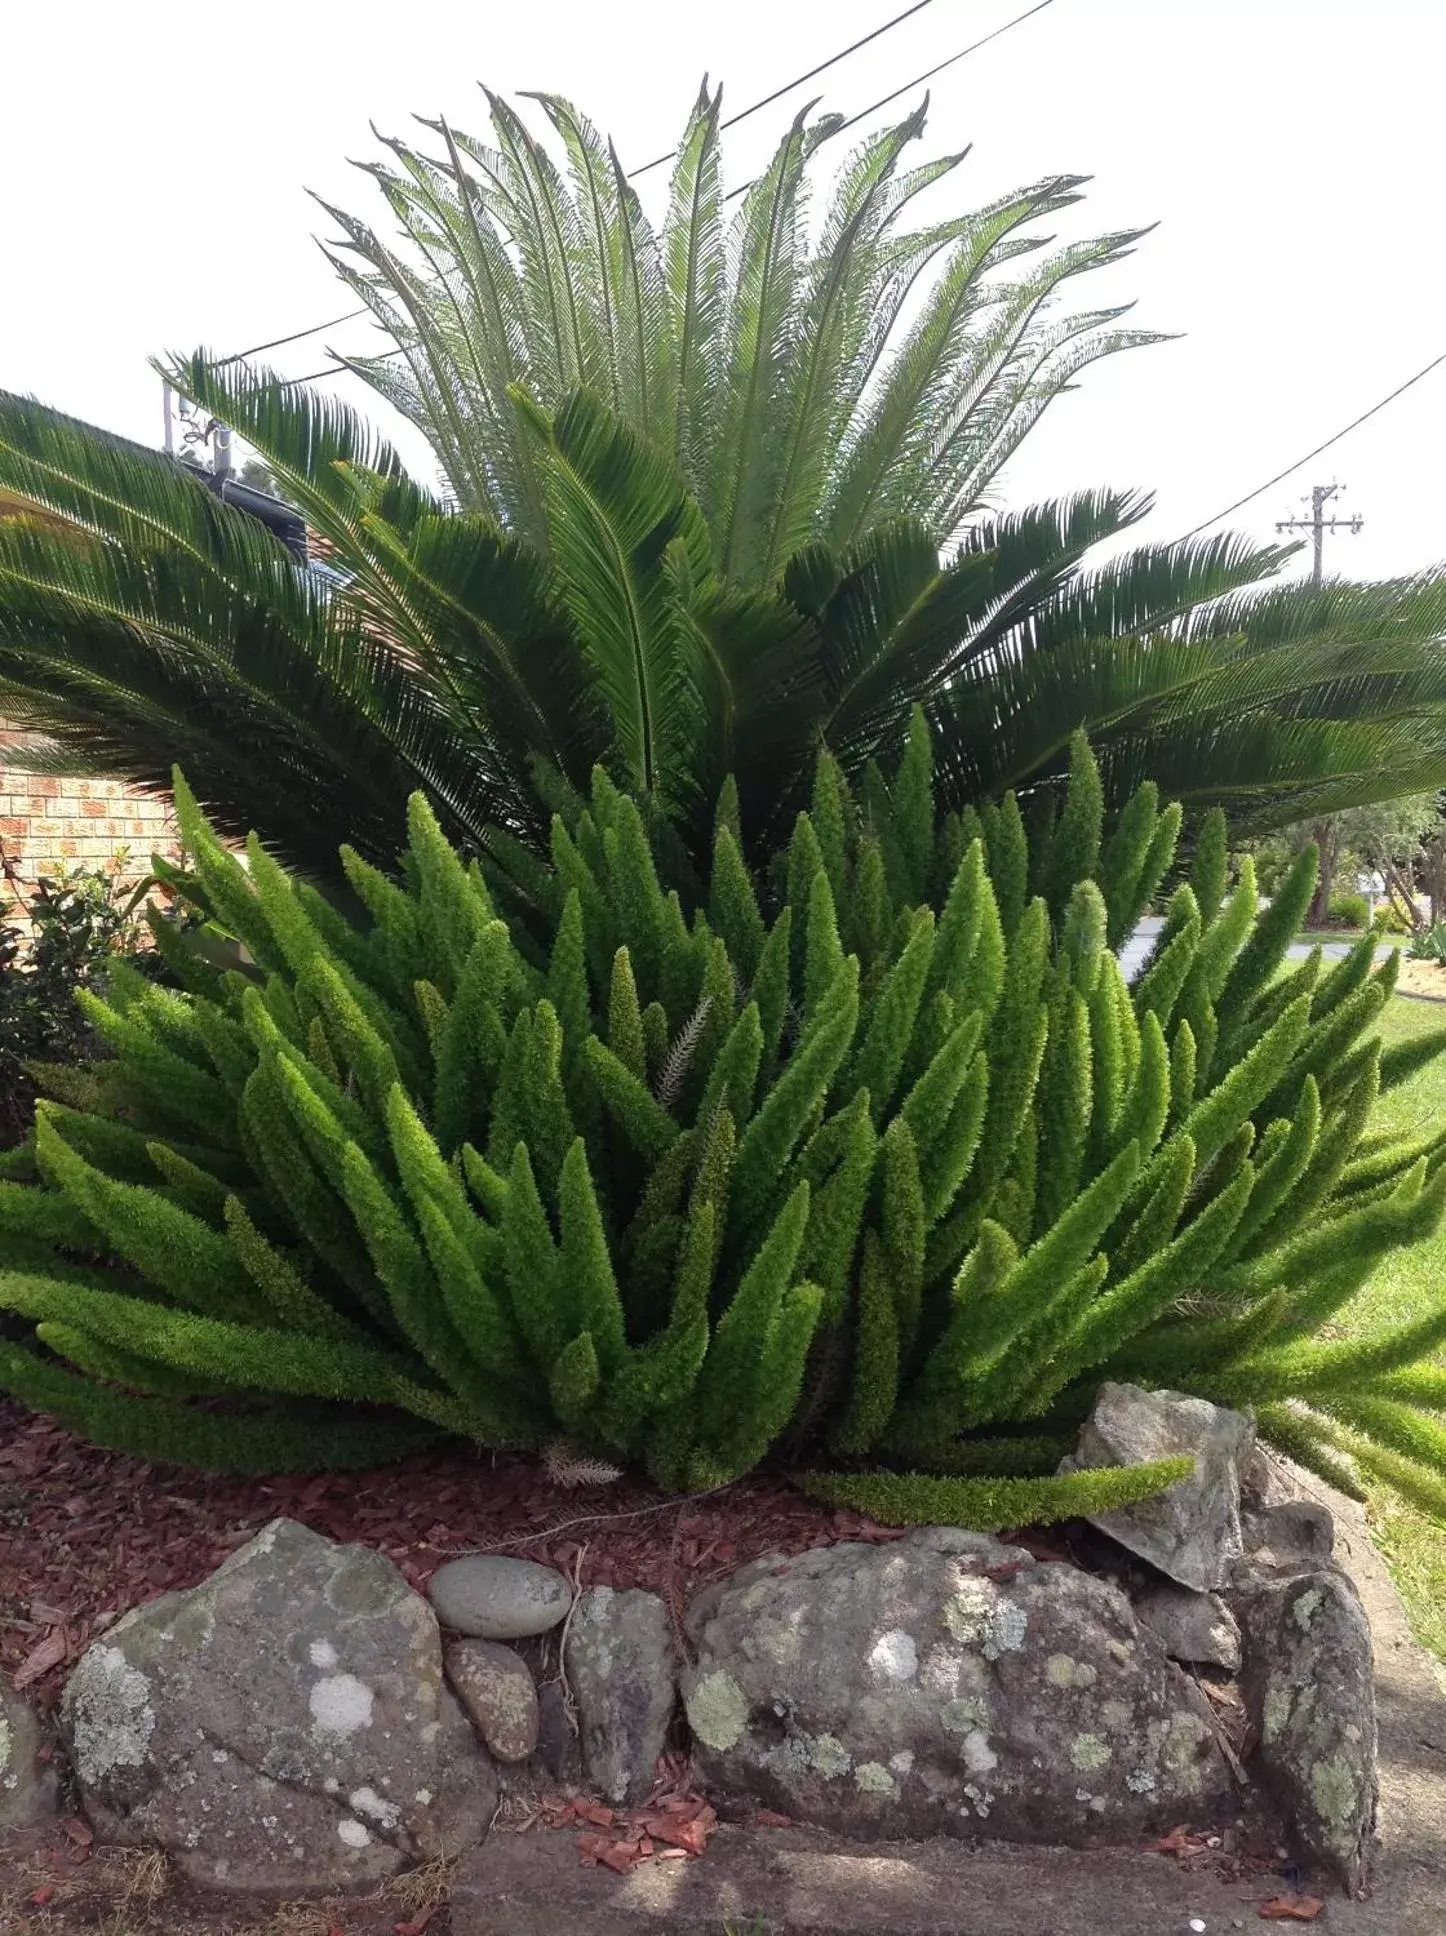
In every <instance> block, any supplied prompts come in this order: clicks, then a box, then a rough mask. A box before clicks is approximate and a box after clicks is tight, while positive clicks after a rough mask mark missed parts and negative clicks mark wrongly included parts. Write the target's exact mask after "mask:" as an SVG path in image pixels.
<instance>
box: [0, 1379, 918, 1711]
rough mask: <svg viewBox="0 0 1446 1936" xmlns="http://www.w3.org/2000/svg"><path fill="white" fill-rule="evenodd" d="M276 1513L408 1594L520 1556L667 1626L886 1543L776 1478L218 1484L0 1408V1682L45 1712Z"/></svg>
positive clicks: (491, 1469) (482, 1459)
mask: <svg viewBox="0 0 1446 1936" xmlns="http://www.w3.org/2000/svg"><path fill="white" fill-rule="evenodd" d="M278 1517H286V1518H289V1519H298V1520H301V1521H302V1522H303V1523H304V1524H305V1525H307V1526H310V1527H311V1528H312V1529H313V1531H315V1532H318V1533H322V1534H324V1535H325V1536H326V1537H327V1538H329V1539H336V1540H343V1541H350V1542H356V1543H358V1544H360V1545H364V1546H372V1547H375V1548H377V1549H378V1550H379V1551H381V1552H383V1553H385V1554H386V1556H387V1558H388V1559H390V1560H392V1561H394V1562H395V1564H396V1565H397V1566H398V1567H399V1568H400V1570H401V1571H402V1573H403V1574H404V1575H405V1576H406V1578H407V1579H408V1580H409V1581H410V1582H411V1584H412V1585H413V1586H415V1587H418V1588H421V1587H424V1586H425V1585H426V1583H427V1581H428V1580H429V1579H430V1578H431V1576H432V1574H433V1573H434V1572H435V1571H436V1569H437V1567H439V1566H440V1565H441V1564H442V1563H443V1561H444V1560H449V1559H455V1558H457V1557H458V1555H460V1554H463V1553H474V1552H479V1551H483V1550H485V1551H488V1552H495V1553H516V1554H518V1555H520V1556H522V1557H524V1558H528V1559H536V1560H542V1561H544V1562H545V1563H547V1564H549V1565H552V1566H556V1567H558V1568H559V1569H560V1570H561V1571H563V1572H565V1573H567V1574H568V1576H569V1577H570V1578H576V1579H579V1580H580V1581H581V1583H582V1584H583V1585H584V1586H613V1587H633V1586H640V1587H647V1588H650V1589H651V1590H652V1591H653V1592H655V1593H660V1594H662V1595H663V1596H664V1598H665V1599H666V1600H667V1601H668V1604H669V1606H670V1608H671V1609H672V1612H673V1615H674V1618H675V1619H681V1616H682V1612H683V1608H684V1606H685V1605H686V1602H687V1600H688V1599H689V1598H690V1597H691V1595H692V1594H693V1593H694V1592H695V1591H696V1590H697V1589H698V1588H699V1587H701V1586H704V1585H706V1584H708V1583H709V1582H710V1581H712V1580H715V1579H718V1578H720V1577H722V1576H724V1575H725V1574H728V1573H731V1572H732V1571H734V1569H735V1568H737V1567H739V1566H742V1565H744V1564H745V1563H746V1562H747V1561H749V1560H752V1559H758V1558H761V1557H762V1555H763V1554H765V1553H785V1554H788V1553H801V1552H803V1551H805V1550H806V1549H807V1548H808V1547H810V1546H827V1545H832V1544H834V1543H835V1542H837V1541H839V1540H844V1539H854V1540H886V1539H893V1538H896V1537H898V1535H897V1534H896V1533H893V1532H891V1531H889V1530H888V1529H887V1528H884V1527H881V1526H877V1525H875V1524H874V1522H873V1521H871V1520H869V1519H866V1518H864V1517H863V1516H862V1515H860V1514H858V1513H853V1512H842V1511H841V1512H835V1511H833V1510H831V1509H830V1508H828V1507H825V1506H820V1505H817V1504H815V1503H814V1502H813V1501H811V1500H808V1499H805V1498H804V1497H803V1496H802V1495H801V1494H800V1493H798V1492H797V1491H795V1490H794V1489H793V1488H792V1487H790V1486H789V1485H787V1484H786V1483H784V1482H783V1481H780V1480H776V1479H769V1478H751V1479H745V1480H740V1481H738V1482H737V1483H736V1484H734V1485H732V1486H728V1487H726V1488H724V1489H723V1490H721V1491H719V1492H714V1493H709V1494H703V1495H701V1496H697V1497H692V1498H688V1497H684V1498H672V1497H669V1496H668V1495H667V1494H664V1493H660V1492H659V1491H657V1490H656V1489H655V1488H654V1487H651V1486H649V1485H647V1484H646V1483H644V1482H641V1481H638V1480H633V1479H627V1480H623V1481H620V1482H618V1483H616V1484H612V1485H606V1486H584V1487H575V1488H564V1487H562V1486H559V1485H558V1484H556V1483H555V1482H554V1481H553V1480H551V1479H549V1478H548V1476H547V1474H546V1472H545V1471H544V1469H543V1468H542V1466H541V1465H539V1463H538V1462H537V1461H536V1460H535V1459H530V1458H524V1457H520V1456H512V1455H492V1454H487V1453H482V1452H479V1451H477V1450H476V1449H475V1448H473V1447H469V1446H466V1445H462V1444H455V1445H447V1446H443V1447H440V1448H438V1449H436V1450H434V1451H430V1452H426V1453H420V1454H418V1455H416V1456H415V1457H413V1458H410V1459H407V1460H405V1461H403V1462H402V1463H401V1464H399V1465H394V1466H389V1467H386V1468H385V1469H383V1470H381V1471H377V1472H346V1473H324V1474H320V1475H318V1476H317V1477H314V1478H306V1477H302V1478H282V1479H232V1478H225V1479H218V1478H213V1477H208V1476H206V1475H204V1474H198V1473H192V1472H185V1471H181V1470H179V1469H178V1468H176V1467H174V1466H156V1465H149V1464H147V1463H146V1461H144V1460H143V1459H137V1458H133V1457H130V1456H128V1455H126V1454H123V1453H118V1452H105V1451H101V1450H99V1449H97V1448H96V1447H94V1446H91V1445H87V1444H86V1443H85V1441H84V1440H83V1439H79V1438H77V1437H75V1435H74V1434H73V1433H70V1432H67V1431H66V1430H65V1429H64V1428H63V1427H61V1426H59V1425H57V1424H56V1423H55V1422H54V1421H53V1420H51V1419H48V1418H45V1417H41V1416H37V1415H35V1414H33V1413H28V1412H26V1411H24V1410H23V1409H22V1408H21V1407H20V1406H18V1405H16V1404H14V1403H13V1402H11V1401H10V1400H6V1399H0V1673H4V1674H6V1675H7V1676H8V1677H9V1678H10V1680H11V1682H12V1684H13V1685H15V1686H16V1687H17V1688H20V1689H22V1690H28V1691H29V1693H30V1696H31V1698H32V1699H36V1700H38V1701H39V1702H40V1704H41V1705H42V1706H44V1705H48V1704H50V1703H51V1702H53V1701H54V1699H55V1698H56V1696H57V1695H58V1692H59V1689H60V1686H61V1683H62V1682H63V1680H64V1675H65V1670H66V1668H67V1667H68V1666H69V1665H70V1664H71V1663H73V1662H74V1661H75V1659H76V1658H77V1657H78V1656H79V1655H80V1654H81V1653H82V1652H83V1651H84V1649H85V1648H86V1647H87V1646H88V1645H89V1644H90V1642H91V1641H92V1640H93V1639H94V1638H95V1637H96V1635H97V1634H99V1633H102V1632H103V1631H104V1630H105V1629H106V1628H107V1627H108V1626H110V1625H111V1624H112V1622H113V1621H114V1620H115V1619H116V1618H118V1616H119V1615H120V1614H122V1613H125V1612H128V1611H129V1610H130V1609H131V1608H132V1607H135V1606H139V1605H141V1604H142V1603H143V1602H145V1601H147V1600H153V1599H155V1598H156V1597H157V1596H158V1595H159V1594H162V1593H168V1592H172V1591H174V1590H175V1589H177V1588H180V1587H190V1586H195V1585H197V1584H198V1583H199V1582H200V1581H201V1580H203V1579H205V1578H206V1576H207V1575H208V1574H209V1573H211V1572H212V1571H214V1569H215V1568H216V1567H217V1566H219V1565H220V1563H221V1561H222V1560H224V1559H225V1558H226V1557H227V1555H228V1554H230V1553H232V1552H234V1551H235V1550H236V1548H237V1547H238V1546H242V1545H244V1544H245V1542H246V1541H247V1540H248V1539H250V1538H251V1537H252V1535H253V1534H255V1533H256V1532H257V1531H259V1529H260V1528H261V1527H262V1526H264V1525H265V1524H266V1523H267V1521H268V1520H271V1519H276V1518H278Z"/></svg>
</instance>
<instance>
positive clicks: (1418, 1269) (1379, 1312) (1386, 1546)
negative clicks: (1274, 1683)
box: [1344, 996, 1446, 1660]
mask: <svg viewBox="0 0 1446 1936" xmlns="http://www.w3.org/2000/svg"><path fill="white" fill-rule="evenodd" d="M1441 1023H1442V1015H1441V1010H1440V1009H1439V1008H1438V1007H1436V1006H1435V1005H1434V1004H1432V1003H1429V1002H1419V1001H1411V1000H1409V999H1407V998H1405V997H1402V996H1397V997H1395V998H1394V999H1393V1000H1392V1001H1391V1003H1390V1005H1389V1006H1388V1007H1387V1009H1386V1012H1385V1014H1384V1015H1383V1016H1382V1018H1381V1034H1382V1036H1383V1038H1384V1039H1385V1041H1387V1042H1388V1043H1389V1042H1404V1041H1409V1040H1410V1039H1411V1038H1412V1037H1414V1036H1417V1035H1424V1034H1427V1033H1429V1032H1430V1031H1431V1030H1433V1029H1439V1028H1440V1027H1441ZM1443 1121H1446V1056H1443V1057H1442V1058H1441V1059H1440V1060H1439V1061H1437V1062H1436V1063H1434V1064H1432V1065H1430V1066H1428V1067H1427V1068H1425V1069H1423V1070H1422V1071H1421V1072H1420V1074H1419V1075H1416V1076H1413V1077H1412V1078H1411V1080H1410V1081H1409V1082H1407V1083H1404V1084H1403V1085H1402V1086H1401V1087H1400V1088H1399V1089H1397V1090H1395V1091H1393V1092H1392V1094H1391V1095H1389V1096H1386V1097H1385V1098H1384V1099H1383V1100H1382V1101H1381V1103H1380V1104H1379V1106H1378V1108H1377V1112H1376V1120H1375V1123H1374V1124H1373V1127H1376V1128H1381V1129H1393V1130H1402V1131H1405V1132H1407V1133H1408V1134H1411V1135H1420V1134H1422V1133H1424V1132H1425V1131H1426V1130H1428V1129H1430V1128H1434V1127H1438V1126H1439V1125H1440V1124H1441V1123H1442V1122H1443ZM1443 1295H1446V1227H1443V1228H1442V1229H1441V1230H1440V1231H1438V1232H1437V1234H1436V1235H1435V1236H1434V1237H1432V1238H1430V1239H1429V1240H1428V1241H1427V1242H1425V1243H1422V1244H1417V1245H1416V1246H1415V1247H1414V1248H1413V1249H1411V1250H1404V1251H1400V1252H1398V1253H1397V1254H1396V1255H1395V1256H1393V1257H1391V1258H1390V1259H1388V1260H1387V1262H1386V1263H1385V1264H1383V1265H1382V1267H1381V1269H1380V1270H1378V1271H1377V1272H1376V1274H1375V1276H1374V1277H1373V1278H1372V1279H1371V1281H1370V1283H1369V1284H1368V1285H1367V1286H1366V1288H1365V1289H1364V1290H1363V1291H1362V1292H1361V1294H1360V1295H1359V1297H1357V1299H1356V1300H1355V1302H1354V1303H1353V1304H1352V1305H1351V1306H1350V1307H1349V1308H1348V1310H1347V1312H1346V1313H1345V1317H1344V1324H1345V1328H1346V1329H1347V1330H1348V1331H1350V1332H1351V1333H1352V1334H1353V1335H1355V1336H1358V1337H1369V1336H1370V1335H1371V1334H1372V1333H1373V1332H1379V1331H1383V1330H1394V1329H1395V1327H1396V1326H1397V1325H1401V1324H1406V1323H1409V1322H1410V1320H1411V1319H1413V1318H1417V1317H1420V1316H1421V1315H1422V1314H1423V1313H1424V1312H1426V1311H1427V1310H1429V1309H1431V1308H1432V1307H1433V1306H1435V1305H1439V1303H1440V1301H1441V1298H1442V1296H1443ZM1371 1520H1372V1525H1373V1527H1374V1529H1375V1533H1376V1537H1377V1541H1378V1543H1379V1545H1380V1547H1381V1550H1382V1552H1383V1553H1384V1554H1385V1556H1386V1559H1387V1561H1388V1562H1389V1564H1390V1567H1391V1571H1392V1573H1393V1574H1394V1576H1395V1580H1396V1585H1397V1586H1398V1587H1399V1589H1400V1592H1401V1597H1402V1599H1403V1600H1404V1601H1405V1604H1406V1611H1407V1613H1408V1615H1409V1616H1410V1620H1411V1624H1412V1626H1413V1627H1414V1628H1415V1630H1416V1634H1417V1636H1418V1638H1419V1639H1421V1640H1422V1641H1424V1642H1425V1644H1426V1645H1427V1646H1428V1647H1430V1648H1431V1649H1432V1650H1433V1651H1434V1652H1435V1653H1437V1654H1439V1655H1440V1656H1441V1657H1442V1659H1443V1660H1446V1526H1442V1525H1440V1524H1439V1523H1438V1522H1437V1521H1435V1520H1434V1519H1428V1518H1426V1517H1425V1515H1424V1514H1422V1513H1418V1512H1416V1511H1414V1510H1413V1509H1412V1508H1411V1507H1409V1506H1407V1505H1405V1504H1403V1503H1402V1501H1400V1500H1399V1499H1398V1498H1396V1496H1395V1495H1394V1494H1393V1493H1390V1492H1378V1493H1377V1494H1376V1495H1375V1496H1374V1497H1373V1499H1372V1502H1371Z"/></svg>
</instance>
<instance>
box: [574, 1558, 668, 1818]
mask: <svg viewBox="0 0 1446 1936" xmlns="http://www.w3.org/2000/svg"><path fill="white" fill-rule="evenodd" d="M566 1665H567V1678H568V1683H569V1685H570V1686H571V1688H572V1695H573V1700H574V1701H575V1702H576V1704H577V1719H578V1731H579V1734H580V1737H581V1746H582V1765H583V1772H584V1774H585V1775H586V1776H587V1779H588V1781H589V1782H590V1783H591V1785H592V1786H593V1787H594V1788H596V1789H598V1790H599V1792H600V1793H601V1794H602V1795H603V1796H604V1797H605V1798H606V1799H607V1800H608V1801H610V1802H619V1803H622V1802H637V1801H641V1800H642V1799H643V1797H644V1796H645V1795H646V1794H647V1792H648V1790H649V1788H651V1787H652V1784H653V1769H654V1765H655V1763H656V1762H657V1759H658V1756H659V1755H660V1754H661V1753H662V1752H663V1743H664V1741H665V1740H666V1738H667V1733H668V1723H669V1722H670V1721H671V1720H672V1717H673V1710H674V1708H675V1707H676V1705H677V1699H678V1691H677V1675H678V1663H677V1658H676V1654H675V1651H674V1647H673V1638H672V1634H671V1632H670V1630H669V1626H668V1610H667V1608H666V1607H665V1606H664V1604H663V1602H662V1601H661V1600H660V1599H659V1598H658V1596H657V1594H656V1593H644V1592H642V1591H641V1590H634V1591H631V1592H627V1593H617V1592H614V1590H613V1589H612V1588H611V1587H607V1586H595V1587H592V1588H590V1589H589V1590H588V1591H587V1592H586V1593H584V1594H582V1595H581V1596H580V1597H579V1599H578V1603H577V1608H576V1610H575V1612H574V1613H573V1616H572V1622H571V1624H570V1625H569V1627H568V1630H567V1649H566Z"/></svg>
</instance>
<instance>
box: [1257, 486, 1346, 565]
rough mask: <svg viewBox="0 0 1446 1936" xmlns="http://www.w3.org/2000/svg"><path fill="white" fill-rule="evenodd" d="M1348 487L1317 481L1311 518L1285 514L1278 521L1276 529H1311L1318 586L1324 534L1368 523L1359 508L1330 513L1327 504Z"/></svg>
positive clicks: (1312, 497) (1312, 499)
mask: <svg viewBox="0 0 1446 1936" xmlns="http://www.w3.org/2000/svg"><path fill="white" fill-rule="evenodd" d="M1344 488H1345V487H1344V485H1341V484H1317V485H1316V486H1315V488H1314V490H1312V492H1311V494H1310V516H1309V517H1308V518H1282V519H1280V520H1279V522H1278V523H1277V524H1276V527H1275V528H1276V530H1277V531H1309V533H1310V538H1311V551H1312V560H1311V571H1310V582H1311V584H1312V585H1315V586H1317V587H1318V586H1319V585H1320V583H1321V579H1322V577H1323V576H1324V567H1325V534H1326V532H1327V531H1351V532H1355V531H1360V530H1363V529H1364V527H1365V519H1364V518H1363V517H1362V516H1361V514H1360V512H1359V511H1357V512H1356V514H1355V516H1354V517H1350V518H1340V517H1329V518H1328V517H1327V516H1326V515H1325V507H1326V506H1327V505H1328V504H1329V503H1330V501H1331V499H1332V498H1333V497H1335V496H1336V494H1337V493H1338V492H1339V491H1341V490H1343V489H1344Z"/></svg>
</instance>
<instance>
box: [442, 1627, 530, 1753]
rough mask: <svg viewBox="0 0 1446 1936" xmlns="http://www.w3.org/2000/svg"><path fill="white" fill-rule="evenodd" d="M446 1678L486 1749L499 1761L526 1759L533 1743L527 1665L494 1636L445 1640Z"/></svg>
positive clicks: (528, 1669) (528, 1670) (519, 1656)
mask: <svg viewBox="0 0 1446 1936" xmlns="http://www.w3.org/2000/svg"><path fill="white" fill-rule="evenodd" d="M445 1659H446V1662H447V1678H448V1680H449V1681H451V1683H452V1686H453V1687H454V1688H455V1689H456V1693H457V1699H458V1700H459V1701H460V1702H461V1703H462V1705H463V1707H464V1708H466V1710H467V1713H468V1714H469V1715H470V1717H471V1719H472V1724H473V1726H474V1727H475V1728H476V1730H477V1732H478V1733H479V1734H480V1735H481V1737H482V1739H483V1740H484V1741H485V1742H486V1743H487V1747H488V1750H489V1752H490V1753H491V1754H493V1755H495V1756H496V1758H497V1759H498V1760H499V1761H526V1759H527V1757H528V1756H529V1755H530V1754H531V1753H532V1751H533V1749H534V1748H535V1747H536V1746H537V1683H536V1682H535V1681H534V1680H533V1678H532V1669H531V1668H530V1667H529V1666H528V1665H527V1662H526V1661H525V1660H524V1659H523V1658H522V1656H521V1655H520V1654H518V1653H516V1652H514V1650H513V1649H512V1648H511V1647H504V1646H502V1644H501V1643H500V1642H499V1641H496V1640H451V1641H448V1643H447V1646H446V1649H445Z"/></svg>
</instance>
